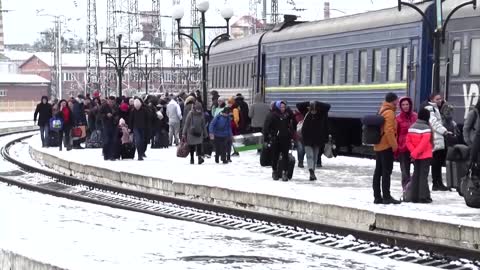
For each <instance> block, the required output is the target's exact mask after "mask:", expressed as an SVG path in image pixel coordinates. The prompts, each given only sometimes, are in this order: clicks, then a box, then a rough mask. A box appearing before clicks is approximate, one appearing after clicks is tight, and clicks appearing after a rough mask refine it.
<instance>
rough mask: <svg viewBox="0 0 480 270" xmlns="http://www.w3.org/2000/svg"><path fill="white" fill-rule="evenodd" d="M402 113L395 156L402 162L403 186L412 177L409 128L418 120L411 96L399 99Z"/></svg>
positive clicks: (399, 116) (398, 125)
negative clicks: (408, 141)
mask: <svg viewBox="0 0 480 270" xmlns="http://www.w3.org/2000/svg"><path fill="white" fill-rule="evenodd" d="M399 104H400V114H399V115H398V116H397V136H398V137H397V143H398V149H397V151H396V152H395V156H396V157H397V158H398V161H399V162H400V170H401V171H402V187H403V189H404V190H405V186H406V185H407V183H408V182H409V181H410V179H411V175H410V164H411V160H410V159H411V157H410V151H408V148H407V134H408V129H409V128H410V127H411V126H412V125H413V124H414V123H415V122H416V121H417V114H416V113H415V112H414V111H413V106H412V105H413V104H412V99H411V98H409V97H402V98H400V100H399Z"/></svg>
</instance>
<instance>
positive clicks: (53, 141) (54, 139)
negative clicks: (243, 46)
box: [48, 131, 60, 147]
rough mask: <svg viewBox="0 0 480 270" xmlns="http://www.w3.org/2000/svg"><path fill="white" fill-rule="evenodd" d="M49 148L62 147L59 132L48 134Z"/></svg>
mask: <svg viewBox="0 0 480 270" xmlns="http://www.w3.org/2000/svg"><path fill="white" fill-rule="evenodd" d="M48 146H49V147H57V146H60V136H59V134H58V132H57V131H50V132H48Z"/></svg>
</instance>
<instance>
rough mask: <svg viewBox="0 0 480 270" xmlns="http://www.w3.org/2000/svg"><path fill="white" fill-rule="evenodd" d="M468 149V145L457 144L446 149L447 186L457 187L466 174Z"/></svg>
mask: <svg viewBox="0 0 480 270" xmlns="http://www.w3.org/2000/svg"><path fill="white" fill-rule="evenodd" d="M469 157H470V150H469V148H468V146H466V145H461V144H457V145H455V146H453V147H449V148H448V151H447V158H446V159H447V161H446V169H447V187H448V188H457V187H458V186H459V185H460V182H461V179H462V178H463V177H465V176H466V175H467V174H468V160H469Z"/></svg>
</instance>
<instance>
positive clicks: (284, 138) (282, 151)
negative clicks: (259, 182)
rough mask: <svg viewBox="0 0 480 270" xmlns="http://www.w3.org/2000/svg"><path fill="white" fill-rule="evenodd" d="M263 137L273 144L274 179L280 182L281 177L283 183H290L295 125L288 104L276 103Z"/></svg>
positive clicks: (267, 121) (268, 118) (266, 122)
mask: <svg viewBox="0 0 480 270" xmlns="http://www.w3.org/2000/svg"><path fill="white" fill-rule="evenodd" d="M263 136H264V138H265V140H266V141H270V142H271V143H272V179H273V180H278V179H280V177H281V178H282V180H283V181H288V176H287V168H288V152H289V151H290V145H291V140H292V137H293V125H292V116H291V115H290V114H289V113H288V111H287V103H286V102H284V101H277V102H275V107H274V109H273V111H272V112H271V115H270V116H269V117H267V119H266V120H265V126H264V128H263ZM280 155H282V164H280V168H281V174H279V173H277V172H278V165H279V164H278V160H279V159H280Z"/></svg>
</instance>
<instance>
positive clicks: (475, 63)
mask: <svg viewBox="0 0 480 270" xmlns="http://www.w3.org/2000/svg"><path fill="white" fill-rule="evenodd" d="M470 74H472V75H480V38H473V39H472V44H471V46H470Z"/></svg>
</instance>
